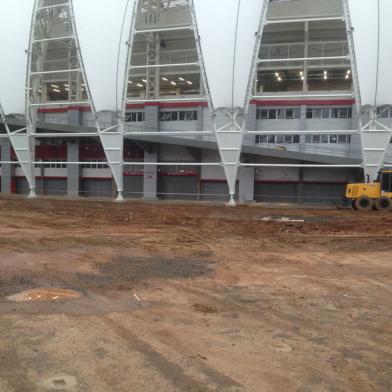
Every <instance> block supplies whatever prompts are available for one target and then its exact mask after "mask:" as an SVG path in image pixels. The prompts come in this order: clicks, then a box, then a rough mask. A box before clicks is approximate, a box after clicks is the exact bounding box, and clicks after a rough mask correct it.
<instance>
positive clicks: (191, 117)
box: [185, 111, 197, 121]
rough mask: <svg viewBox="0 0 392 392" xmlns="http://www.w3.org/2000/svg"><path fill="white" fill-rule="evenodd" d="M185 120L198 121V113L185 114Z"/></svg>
mask: <svg viewBox="0 0 392 392" xmlns="http://www.w3.org/2000/svg"><path fill="white" fill-rule="evenodd" d="M185 120H186V121H195V120H197V112H196V111H193V112H185Z"/></svg>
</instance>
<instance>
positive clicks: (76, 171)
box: [67, 138, 81, 196]
mask: <svg viewBox="0 0 392 392" xmlns="http://www.w3.org/2000/svg"><path fill="white" fill-rule="evenodd" d="M67 161H68V162H79V140H78V139H76V138H75V139H71V140H70V141H68V143H67ZM80 172H81V169H80V166H79V165H67V195H68V196H79V191H80Z"/></svg>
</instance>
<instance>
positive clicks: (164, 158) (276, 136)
mask: <svg viewBox="0 0 392 392" xmlns="http://www.w3.org/2000/svg"><path fill="white" fill-rule="evenodd" d="M365 3H366V4H369V3H373V2H372V1H354V0H352V1H348V0H331V1H328V2H326V1H322V0H293V1H269V2H268V1H261V0H259V1H256V0H251V1H244V2H242V4H241V3H240V4H239V5H238V4H237V2H234V1H233V2H227V1H224V2H223V1H215V2H211V1H197V0H193V1H191V0H171V1H170V0H140V1H135V2H134V1H125V0H121V1H116V6H115V7H114V6H113V5H112V3H111V2H110V1H104V0H102V1H100V2H99V4H97V6H96V7H95V8H94V9H91V4H89V2H85V1H78V0H74V1H64V0H37V1H35V2H34V1H32V0H23V1H14V0H3V2H2V7H4V8H7V21H6V22H5V23H3V24H2V25H1V26H0V29H1V32H0V33H1V34H0V40H1V46H2V48H3V50H2V62H1V64H0V102H1V108H2V109H1V111H2V128H1V134H0V142H1V192H2V193H16V194H25V195H29V196H30V197H34V196H36V195H58V196H85V197H107V198H113V199H117V200H122V199H123V198H126V199H127V198H145V199H184V200H212V201H231V203H235V202H237V201H239V202H251V201H275V202H290V203H310V204H318V203H320V204H332V205H335V204H340V203H341V202H342V198H343V196H344V191H345V186H346V184H347V183H350V182H358V181H360V182H363V181H364V180H366V181H374V180H376V178H377V173H378V172H379V171H380V169H382V168H384V167H388V165H391V164H392V150H391V149H390V140H391V132H392V131H391V127H392V106H391V104H392V80H391V76H390V71H389V63H390V61H389V60H390V50H389V47H388V31H387V29H388V28H389V27H388V21H387V15H389V14H390V12H389V11H390V4H389V3H388V2H387V1H381V2H380V4H379V6H378V7H379V8H378V9H377V6H376V5H374V7H369V13H367V14H366V15H363V14H361V13H360V12H359V10H360V9H361V8H362V7H363V6H364V4H365ZM375 4H376V2H375ZM365 6H366V5H365ZM222 7H224V8H225V15H224V16H222V18H221V19H222V20H221V21H220V22H219V24H218V25H215V24H213V23H211V15H214V14H219V13H220V12H221V10H222ZM22 10H23V12H22ZM388 12H389V13H388ZM96 26H101V27H102V30H100V31H99V32H97V31H96V29H95V28H96ZM9 36H12V37H15V39H13V40H8V37H9Z"/></svg>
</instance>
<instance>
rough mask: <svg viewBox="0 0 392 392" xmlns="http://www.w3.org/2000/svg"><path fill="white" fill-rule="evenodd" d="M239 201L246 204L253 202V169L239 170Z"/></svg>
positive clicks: (244, 168)
mask: <svg viewBox="0 0 392 392" xmlns="http://www.w3.org/2000/svg"><path fill="white" fill-rule="evenodd" d="M239 180H240V184H239V201H240V203H246V202H251V201H254V196H255V168H254V167H244V166H243V167H241V168H240V170H239Z"/></svg>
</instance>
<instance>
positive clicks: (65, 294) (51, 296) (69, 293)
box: [7, 288, 81, 302]
mask: <svg viewBox="0 0 392 392" xmlns="http://www.w3.org/2000/svg"><path fill="white" fill-rule="evenodd" d="M80 296H81V293H79V292H77V291H74V290H66V289H57V288H40V289H32V290H26V291H22V292H21V293H17V294H14V295H10V296H9V297H7V299H8V301H14V302H39V301H59V300H62V299H72V298H78V297H80Z"/></svg>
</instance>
